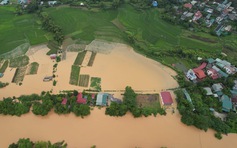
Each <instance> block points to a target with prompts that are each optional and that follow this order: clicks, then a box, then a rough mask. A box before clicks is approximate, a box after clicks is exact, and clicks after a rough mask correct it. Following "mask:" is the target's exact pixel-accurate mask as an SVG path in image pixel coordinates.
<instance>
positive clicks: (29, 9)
mask: <svg viewBox="0 0 237 148" xmlns="http://www.w3.org/2000/svg"><path fill="white" fill-rule="evenodd" d="M38 9H39V2H37V0H31V1H30V3H29V4H28V5H27V7H26V10H27V12H28V13H34V12H36V11H37V10H38Z"/></svg>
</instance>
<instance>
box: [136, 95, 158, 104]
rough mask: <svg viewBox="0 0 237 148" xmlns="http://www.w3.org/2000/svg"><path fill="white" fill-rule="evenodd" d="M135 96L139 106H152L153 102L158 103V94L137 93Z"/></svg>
mask: <svg viewBox="0 0 237 148" xmlns="http://www.w3.org/2000/svg"><path fill="white" fill-rule="evenodd" d="M136 98H137V104H138V105H139V106H140V107H152V106H154V105H155V104H159V95H158V94H138V95H137V97H136Z"/></svg>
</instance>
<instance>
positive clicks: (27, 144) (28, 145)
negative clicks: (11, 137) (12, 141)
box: [17, 138, 33, 148]
mask: <svg viewBox="0 0 237 148" xmlns="http://www.w3.org/2000/svg"><path fill="white" fill-rule="evenodd" d="M17 145H18V148H32V147H33V142H31V141H30V139H29V138H27V139H24V138H23V139H19V141H18V142H17Z"/></svg>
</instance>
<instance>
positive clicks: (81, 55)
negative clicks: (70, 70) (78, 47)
mask: <svg viewBox="0 0 237 148" xmlns="http://www.w3.org/2000/svg"><path fill="white" fill-rule="evenodd" d="M85 55H86V51H83V52H79V53H78V54H77V58H76V59H75V61H74V65H78V66H79V65H81V64H82V62H83V60H84V57H85Z"/></svg>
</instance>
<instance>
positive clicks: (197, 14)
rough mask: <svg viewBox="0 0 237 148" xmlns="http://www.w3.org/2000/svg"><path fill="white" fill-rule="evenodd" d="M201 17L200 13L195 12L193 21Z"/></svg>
mask: <svg viewBox="0 0 237 148" xmlns="http://www.w3.org/2000/svg"><path fill="white" fill-rule="evenodd" d="M201 17H202V13H201V12H200V11H197V12H196V13H195V14H194V17H193V21H196V20H199V19H200V18H201Z"/></svg>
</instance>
